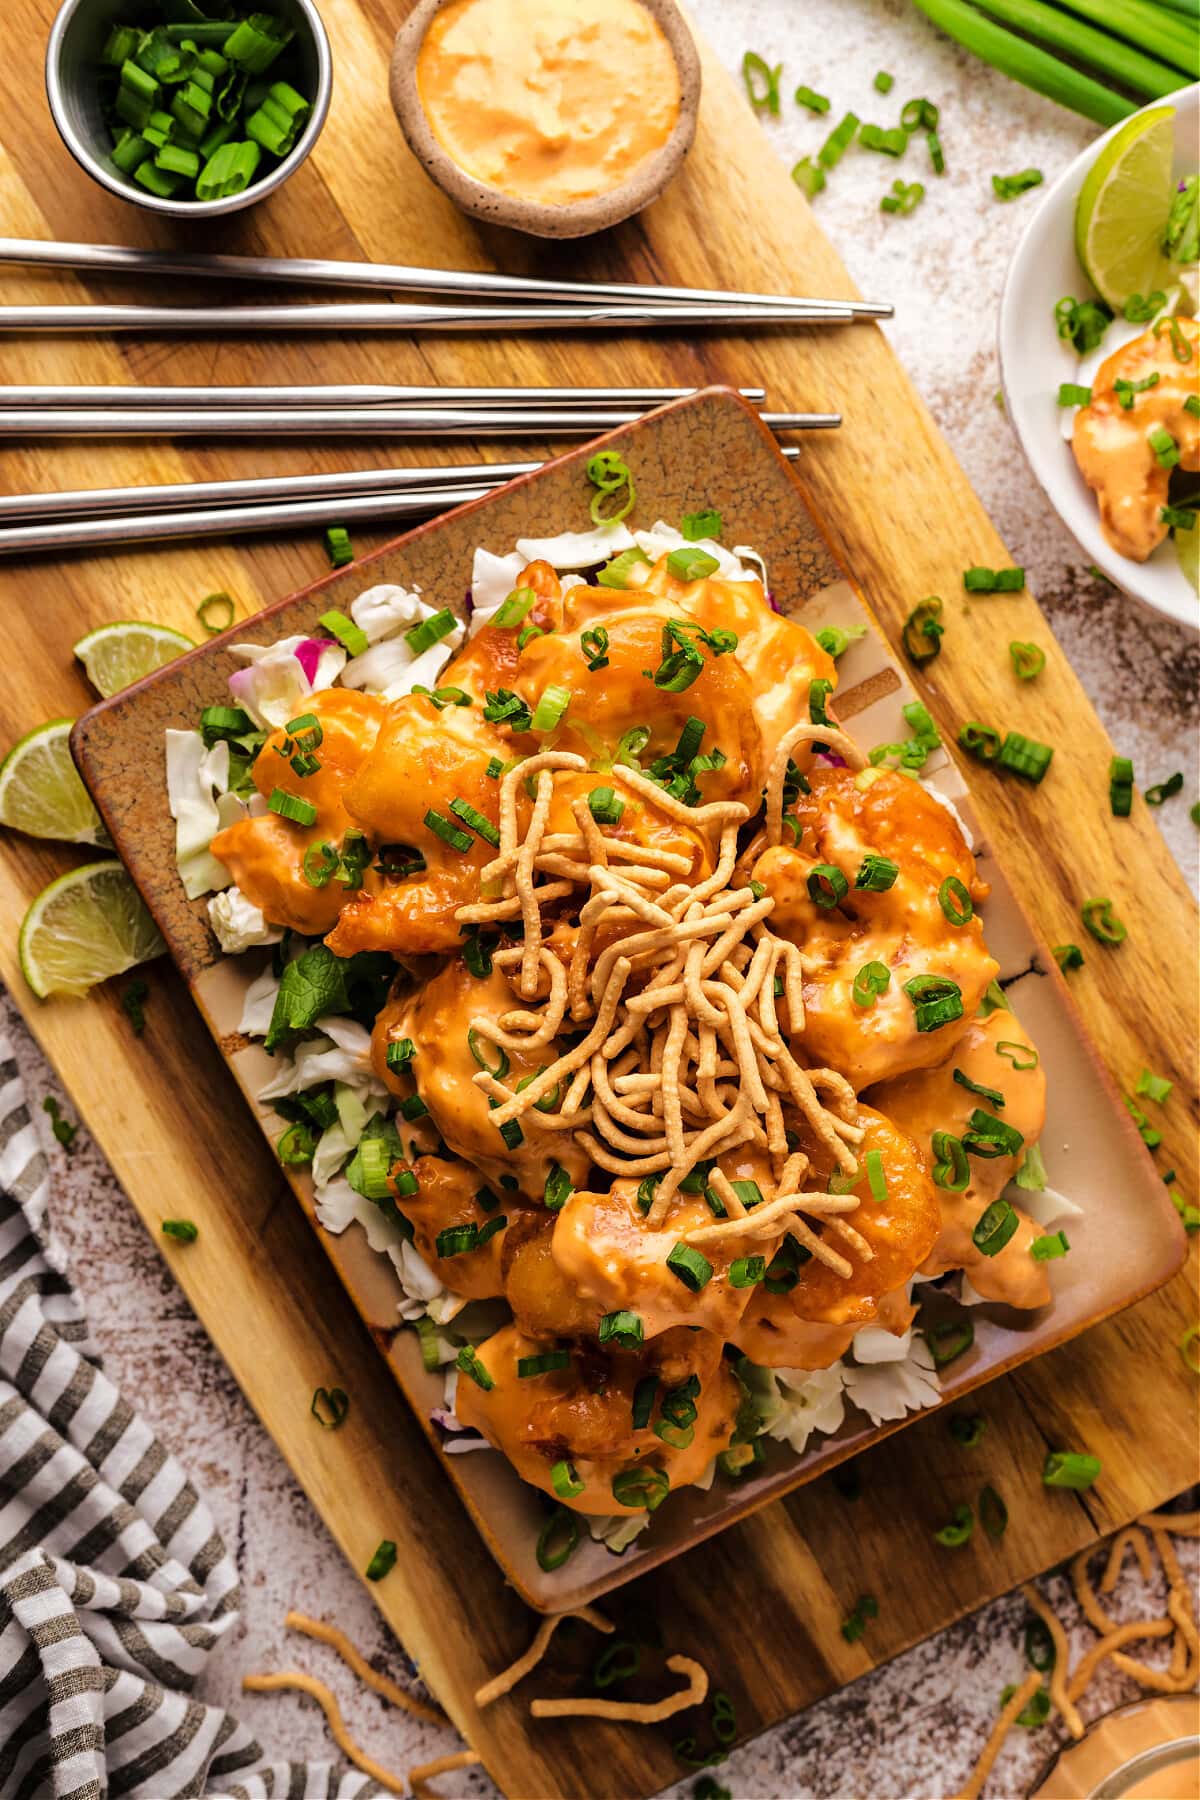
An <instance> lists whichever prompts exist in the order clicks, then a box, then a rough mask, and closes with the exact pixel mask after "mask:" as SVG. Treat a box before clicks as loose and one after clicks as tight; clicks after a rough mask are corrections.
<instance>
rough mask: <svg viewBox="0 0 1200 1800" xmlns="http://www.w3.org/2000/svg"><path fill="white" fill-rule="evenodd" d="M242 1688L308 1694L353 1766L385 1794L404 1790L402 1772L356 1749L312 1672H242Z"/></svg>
mask: <svg viewBox="0 0 1200 1800" xmlns="http://www.w3.org/2000/svg"><path fill="white" fill-rule="evenodd" d="M242 1688H243V1690H244V1691H245V1692H246V1693H248V1694H278V1693H282V1692H284V1691H285V1690H288V1689H295V1690H296V1691H297V1692H299V1693H301V1694H307V1695H309V1697H310V1698H311V1699H313V1700H315V1701H316V1703H317V1705H318V1706H319V1707H320V1708H321V1711H322V1712H323V1713H324V1714H325V1718H326V1721H327V1722H328V1725H329V1734H330V1736H331V1737H332V1738H333V1741H334V1743H335V1744H336V1745H337V1747H338V1749H339V1750H340V1751H341V1753H342V1755H343V1756H345V1757H347V1758H348V1759H349V1760H350V1761H351V1762H352V1763H353V1764H354V1766H355V1768H356V1769H361V1770H362V1772H363V1774H364V1775H369V1776H370V1777H371V1780H372V1781H377V1782H378V1783H379V1785H380V1787H381V1788H386V1789H387V1792H388V1793H389V1794H403V1793H404V1792H405V1787H404V1777H403V1776H402V1775H393V1774H392V1773H391V1771H390V1770H389V1769H385V1768H384V1767H383V1765H382V1763H377V1762H376V1761H375V1759H374V1757H371V1756H368V1755H367V1753H366V1751H365V1750H360V1749H359V1747H358V1745H357V1744H356V1743H355V1741H354V1739H353V1738H352V1737H351V1736H350V1733H349V1732H348V1731H347V1729H346V1725H345V1721H344V1720H343V1718H342V1714H341V1709H340V1707H339V1706H338V1703H337V1701H336V1700H335V1699H334V1697H333V1694H332V1693H331V1692H330V1690H329V1689H328V1688H327V1687H326V1686H325V1683H324V1682H323V1681H318V1680H317V1678H316V1676H315V1675H304V1674H302V1673H301V1671H300V1670H299V1669H283V1670H281V1671H280V1673H279V1674H277V1675H243V1677H242Z"/></svg>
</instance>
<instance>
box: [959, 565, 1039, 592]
mask: <svg viewBox="0 0 1200 1800" xmlns="http://www.w3.org/2000/svg"><path fill="white" fill-rule="evenodd" d="M962 579H963V586H964V587H965V588H966V590H967V592H968V593H969V594H1015V593H1019V592H1020V590H1021V589H1022V588H1023V587H1024V586H1025V571H1024V569H985V568H983V567H982V566H981V565H976V567H975V568H972V569H964V570H963V578H962Z"/></svg>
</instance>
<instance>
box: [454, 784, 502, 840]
mask: <svg viewBox="0 0 1200 1800" xmlns="http://www.w3.org/2000/svg"><path fill="white" fill-rule="evenodd" d="M450 811H451V812H452V813H453V814H454V816H455V818H456V819H461V820H462V822H463V824H464V825H469V826H470V828H471V830H472V831H473V832H475V834H476V835H477V836H478V837H481V838H482V839H483V841H484V843H485V844H491V845H493V846H495V845H498V844H499V842H500V833H499V831H498V830H497V828H496V826H495V825H493V824H492V821H491V820H490V819H485V818H484V816H483V814H482V813H481V812H480V811H479V810H478V809H477V808H476V807H474V806H472V805H471V804H470V802H469V801H467V800H460V799H459V798H458V797H457V795H456V796H455V798H454V799H453V800H452V801H451V802H450Z"/></svg>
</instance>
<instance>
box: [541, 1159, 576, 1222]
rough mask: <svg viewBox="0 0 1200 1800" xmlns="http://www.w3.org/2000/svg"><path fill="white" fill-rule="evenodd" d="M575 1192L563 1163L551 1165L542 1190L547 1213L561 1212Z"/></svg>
mask: <svg viewBox="0 0 1200 1800" xmlns="http://www.w3.org/2000/svg"><path fill="white" fill-rule="evenodd" d="M574 1192H575V1187H574V1183H573V1182H572V1180H571V1177H570V1176H569V1175H568V1174H567V1171H566V1170H565V1169H564V1168H563V1166H562V1164H561V1163H556V1162H555V1163H551V1164H550V1172H549V1174H548V1175H547V1176H546V1183H545V1186H544V1187H543V1189H542V1205H543V1206H544V1207H545V1208H546V1211H547V1212H561V1211H562V1209H563V1207H564V1206H565V1205H566V1204H567V1201H568V1200H569V1199H570V1198H571V1195H572V1194H573V1193H574Z"/></svg>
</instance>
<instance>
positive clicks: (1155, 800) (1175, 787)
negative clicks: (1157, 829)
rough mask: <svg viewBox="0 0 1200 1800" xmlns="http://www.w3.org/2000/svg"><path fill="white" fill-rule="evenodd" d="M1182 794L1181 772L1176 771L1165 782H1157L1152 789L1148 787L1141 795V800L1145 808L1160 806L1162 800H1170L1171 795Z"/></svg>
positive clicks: (1179, 770)
mask: <svg viewBox="0 0 1200 1800" xmlns="http://www.w3.org/2000/svg"><path fill="white" fill-rule="evenodd" d="M1182 792H1183V771H1182V770H1181V769H1176V771H1175V773H1174V774H1173V775H1168V776H1167V779H1166V780H1165V781H1157V782H1155V784H1154V786H1153V787H1148V788H1147V789H1146V790H1145V792H1144V793H1143V795H1142V799H1143V800H1144V801H1145V802H1146V805H1147V806H1161V805H1162V803H1163V801H1164V800H1170V799H1171V798H1172V797H1173V795H1175V794H1179V793H1182Z"/></svg>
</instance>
